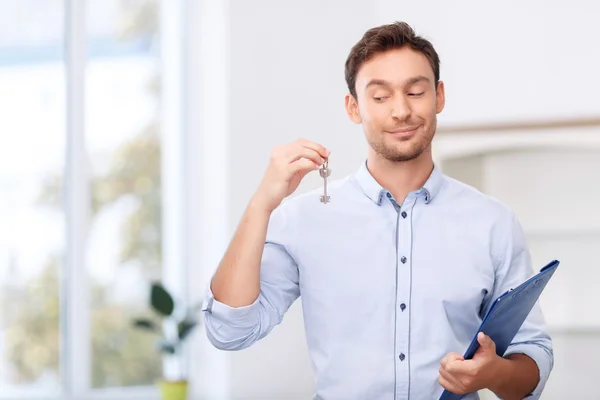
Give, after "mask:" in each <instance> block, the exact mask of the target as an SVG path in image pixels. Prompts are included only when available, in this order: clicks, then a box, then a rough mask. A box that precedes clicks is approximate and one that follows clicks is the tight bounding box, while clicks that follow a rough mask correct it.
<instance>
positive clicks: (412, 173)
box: [367, 146, 433, 202]
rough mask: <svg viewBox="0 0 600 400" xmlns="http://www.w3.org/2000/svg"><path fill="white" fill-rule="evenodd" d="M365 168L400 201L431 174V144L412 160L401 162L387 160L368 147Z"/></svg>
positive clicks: (421, 184) (416, 188)
mask: <svg viewBox="0 0 600 400" xmlns="http://www.w3.org/2000/svg"><path fill="white" fill-rule="evenodd" d="M367 168H368V170H369V172H370V173H371V175H372V176H373V178H374V179H375V180H376V181H377V183H379V184H380V185H381V186H382V187H384V188H385V189H387V190H388V191H389V192H390V193H391V194H392V195H393V196H394V198H395V199H396V201H398V202H402V201H404V199H405V198H406V196H407V195H408V193H410V192H412V191H413V190H418V189H420V188H422V187H423V185H424V184H425V182H427V179H428V178H429V176H430V175H431V171H432V170H433V159H432V157H431V146H429V147H427V149H426V150H425V151H424V152H423V153H422V154H421V155H420V156H419V157H417V158H415V159H414V160H410V161H402V162H396V161H390V160H387V159H385V158H383V157H381V156H380V155H379V154H377V153H375V152H374V151H373V149H371V148H369V153H368V156H367Z"/></svg>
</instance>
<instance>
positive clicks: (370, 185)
mask: <svg viewBox="0 0 600 400" xmlns="http://www.w3.org/2000/svg"><path fill="white" fill-rule="evenodd" d="M355 179H356V181H357V182H358V185H359V186H360V188H361V189H362V191H363V193H364V194H365V195H366V196H367V197H368V198H370V199H371V200H372V201H373V202H375V203H376V204H377V205H381V200H382V199H383V196H384V195H385V193H387V190H386V189H385V188H384V187H382V186H381V185H380V184H379V183H378V182H377V181H376V180H375V178H373V175H371V173H370V172H369V169H368V168H367V161H366V160H365V161H364V162H362V163H361V165H360V168H359V169H358V171H357V172H356V174H355ZM443 183H444V175H443V174H442V172H441V171H440V169H439V168H438V167H437V166H436V165H435V164H434V166H433V171H432V172H431V174H430V175H429V178H428V179H427V181H426V182H425V184H424V185H423V187H422V188H421V189H419V190H416V191H415V192H417V194H420V195H422V196H423V198H424V200H425V203H429V202H431V200H433V198H435V196H437V194H438V193H439V191H440V189H441V187H442V185H443Z"/></svg>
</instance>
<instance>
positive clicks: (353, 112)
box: [345, 93, 362, 124]
mask: <svg viewBox="0 0 600 400" xmlns="http://www.w3.org/2000/svg"><path fill="white" fill-rule="evenodd" d="M345 106H346V113H347V114H348V117H350V120H351V121H352V122H354V123H355V124H360V123H362V118H361V117H360V110H359V109H358V102H357V101H356V99H355V98H354V96H352V95H351V94H350V93H348V94H347V95H346V98H345Z"/></svg>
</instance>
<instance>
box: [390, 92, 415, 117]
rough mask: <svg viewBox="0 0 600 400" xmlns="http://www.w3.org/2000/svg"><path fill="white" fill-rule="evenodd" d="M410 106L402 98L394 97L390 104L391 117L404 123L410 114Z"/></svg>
mask: <svg viewBox="0 0 600 400" xmlns="http://www.w3.org/2000/svg"><path fill="white" fill-rule="evenodd" d="M411 112H412V111H411V109H410V104H409V102H408V101H407V99H406V98H405V97H404V96H396V97H395V98H394V102H393V103H392V117H393V118H395V119H397V120H399V121H406V120H407V119H409V118H410V114H411Z"/></svg>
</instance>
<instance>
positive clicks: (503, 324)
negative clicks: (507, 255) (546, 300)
mask: <svg viewBox="0 0 600 400" xmlns="http://www.w3.org/2000/svg"><path fill="white" fill-rule="evenodd" d="M559 263H560V262H559V261H558V260H553V261H551V262H549V263H548V264H547V265H546V266H545V267H543V268H542V269H541V270H540V272H538V273H537V274H536V275H534V276H532V277H531V278H529V279H527V280H526V281H525V282H523V283H522V284H520V285H519V286H517V287H516V288H514V289H510V290H508V291H506V292H505V293H504V294H502V295H501V296H499V297H498V298H497V299H496V300H495V301H494V302H493V303H492V305H491V307H490V309H489V310H488V312H487V313H486V315H485V317H484V318H483V321H482V322H481V325H480V326H479V329H478V330H477V332H475V336H474V337H473V340H472V341H471V344H470V345H469V348H468V349H467V351H466V352H465V354H464V358H465V360H468V359H471V358H473V355H474V354H475V352H476V351H477V349H478V348H479V342H478V341H477V334H478V333H479V332H483V333H485V334H486V335H488V336H489V337H491V338H492V340H493V341H494V342H495V343H496V354H498V355H499V356H500V357H502V356H504V353H505V352H506V349H507V348H508V346H509V345H510V343H511V342H512V340H513V339H514V337H515V336H516V334H517V332H518V331H519V329H521V325H523V322H525V319H527V316H528V315H529V313H530V312H531V309H532V308H533V306H534V305H535V303H536V301H537V300H538V298H539V297H540V294H541V293H542V291H543V290H544V288H545V287H546V284H547V283H548V281H549V280H550V278H551V277H552V275H554V272H555V271H556V268H557V267H558V264H559ZM464 396H466V395H460V394H455V393H452V392H450V391H448V390H444V392H443V393H442V396H441V397H440V400H459V399H462V398H463V397H464Z"/></svg>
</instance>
